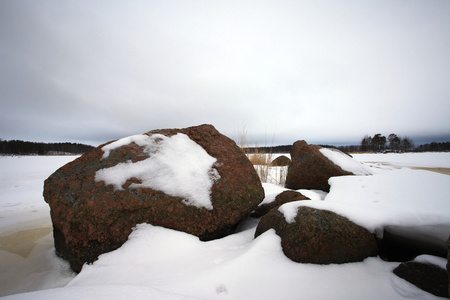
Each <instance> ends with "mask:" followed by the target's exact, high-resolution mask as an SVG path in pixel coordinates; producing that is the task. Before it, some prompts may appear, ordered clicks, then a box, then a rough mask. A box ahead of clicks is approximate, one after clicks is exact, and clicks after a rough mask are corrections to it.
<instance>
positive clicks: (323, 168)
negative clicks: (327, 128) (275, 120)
mask: <svg viewBox="0 0 450 300" xmlns="http://www.w3.org/2000/svg"><path fill="white" fill-rule="evenodd" d="M370 174H371V172H370V171H369V169H368V168H366V167H365V166H363V164H361V163H360V162H358V161H356V160H354V159H353V158H351V157H350V156H349V155H347V154H345V153H343V152H341V151H339V150H337V149H333V150H331V149H325V148H322V147H320V146H316V145H308V143H306V142H305V141H297V142H295V143H294V145H293V147H292V149H291V163H290V164H289V169H288V173H287V176H286V187H287V188H290V189H294V190H297V189H317V190H323V191H329V189H330V185H329V183H328V180H329V179H330V178H331V177H335V176H344V175H370Z"/></svg>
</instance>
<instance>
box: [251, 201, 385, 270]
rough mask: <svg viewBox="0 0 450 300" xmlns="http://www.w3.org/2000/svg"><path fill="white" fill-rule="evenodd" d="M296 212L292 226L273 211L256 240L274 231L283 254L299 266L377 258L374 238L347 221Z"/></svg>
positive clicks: (322, 212) (307, 211)
mask: <svg viewBox="0 0 450 300" xmlns="http://www.w3.org/2000/svg"><path fill="white" fill-rule="evenodd" d="M285 205H292V204H285ZM285 205H284V206H281V208H284V207H285ZM294 209H297V215H296V216H295V218H294V219H293V222H291V223H289V222H287V221H286V217H285V215H284V214H283V213H281V212H280V210H279V209H272V210H271V211H270V212H269V213H267V214H266V215H265V216H263V217H262V218H261V221H260V222H259V224H258V227H257V228H256V232H255V237H258V236H259V235H261V234H262V233H264V232H266V231H267V230H269V229H275V232H276V233H277V235H279V236H280V237H281V246H282V248H283V252H284V254H285V255H286V256H287V257H289V258H290V259H291V260H293V261H295V262H299V263H314V264H333V263H338V264H340V263H348V262H357V261H362V260H364V259H365V258H366V257H368V256H375V255H376V254H377V251H378V249H377V248H378V247H377V242H376V239H375V236H374V235H373V234H371V233H370V232H369V231H368V230H367V229H365V228H363V227H361V226H358V225H356V224H355V223H353V222H351V221H350V220H348V219H347V218H345V217H343V216H340V215H338V214H336V213H334V212H331V211H327V210H320V209H315V208H310V207H305V206H300V207H297V208H294Z"/></svg>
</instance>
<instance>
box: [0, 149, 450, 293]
mask: <svg viewBox="0 0 450 300" xmlns="http://www.w3.org/2000/svg"><path fill="white" fill-rule="evenodd" d="M380 156H381V155H380ZM441 157H442V158H444V157H446V155H442V156H441ZM64 159H65V161H63V160H61V159H60V158H59V157H48V158H47V157H46V158H42V157H25V158H24V157H20V158H17V157H14V158H11V157H0V214H1V215H0V216H2V218H0V222H3V223H0V224H3V225H5V226H0V242H1V241H3V240H2V238H4V237H5V236H7V235H8V234H10V233H11V232H14V231H11V230H10V228H11V226H10V225H12V226H13V227H14V228H17V229H15V231H20V230H22V229H23V228H26V226H25V225H24V223H27V224H28V223H29V222H28V220H33V218H34V217H33V214H34V213H32V212H31V211H32V210H33V209H37V210H38V211H42V212H43V213H42V216H43V215H45V218H46V221H45V222H44V221H42V222H43V223H45V224H50V219H49V215H48V208H46V209H44V207H47V204H46V203H45V202H44V200H43V198H42V185H43V181H44V180H45V179H46V178H47V177H48V176H49V175H50V174H51V173H52V172H53V171H54V170H56V169H57V168H58V167H59V166H61V165H63V164H65V163H66V162H68V161H69V160H72V159H73V157H72V158H66V157H65V158H64ZM420 159H422V158H420ZM435 159H436V158H435V156H434V155H430V161H433V162H432V163H433V164H435V163H436V162H434V160H435ZM423 160H425V159H424V158H423ZM372 161H373V162H377V160H376V159H374V160H372ZM371 169H373V168H371ZM448 178H450V176H448V175H443V174H438V173H433V172H428V171H419V170H411V169H408V168H402V169H389V168H388V169H383V170H382V172H375V175H373V176H343V177H336V178H332V179H331V180H330V184H331V190H330V193H328V194H320V193H318V192H317V191H310V192H311V195H314V197H312V198H314V199H313V200H311V201H299V202H293V203H292V204H289V205H287V206H286V207H288V206H292V208H294V207H295V206H296V205H306V204H308V203H309V206H317V207H319V208H324V209H329V210H334V211H336V212H338V213H341V214H343V215H345V216H347V217H349V218H351V219H352V220H353V221H355V222H357V223H360V224H361V225H363V226H366V227H368V228H370V229H371V230H381V228H382V227H383V226H385V225H388V224H394V225H395V224H396V225H404V226H407V225H408V224H414V225H419V224H433V223H435V222H443V223H445V224H450V215H449V212H450V209H449V206H448V204H447V203H446V202H448V200H447V201H445V200H444V198H445V197H447V198H448V194H449V187H450V182H449V179H448ZM15 186H18V187H15ZM263 187H264V190H265V193H266V196H267V197H266V199H268V198H271V197H273V199H274V197H275V196H276V194H277V193H279V192H282V191H283V190H285V189H284V188H281V187H278V186H274V185H270V184H264V185H263ZM303 192H305V193H307V191H305V190H303ZM307 196H308V195H307ZM14 205H15V206H14ZM9 209H12V210H14V212H15V213H14V214H9V212H8V210H9ZM33 224H37V223H33ZM39 224H40V223H39ZM256 224H257V223H256V221H255V220H249V221H248V222H247V224H245V225H243V226H241V231H240V232H238V233H236V234H234V235H231V236H228V237H225V238H222V239H218V240H214V241H209V242H201V241H200V240H199V239H198V238H196V237H194V236H192V235H189V234H186V233H183V232H177V231H174V230H170V229H165V228H161V227H156V226H152V225H147V224H141V225H139V226H137V229H136V230H134V231H133V233H132V234H131V235H130V237H129V240H128V241H127V242H126V243H125V244H124V245H123V246H122V247H121V248H119V249H117V250H116V251H113V252H110V253H106V254H103V255H101V256H100V258H99V260H98V261H96V262H95V263H94V264H92V265H85V266H84V267H83V270H82V271H81V273H80V274H78V275H76V276H75V274H73V273H71V272H70V271H69V270H68V264H67V263H66V262H64V261H62V260H60V259H59V258H57V257H56V256H55V255H54V249H53V245H52V239H53V238H52V234H51V233H50V234H48V235H46V236H45V237H42V238H41V239H39V240H37V241H36V247H35V248H34V249H33V250H32V252H31V254H30V255H28V256H27V257H25V258H24V257H22V256H20V255H18V254H16V253H14V251H13V250H3V248H2V249H0V296H5V295H9V294H14V295H11V296H8V297H5V298H4V299H68V300H70V299H77V300H78V299H80V298H82V299H124V298H126V299H233V300H234V299H238V300H239V299H369V300H370V299H441V298H438V297H435V296H433V295H431V294H429V293H427V292H424V291H421V290H420V289H418V288H416V287H415V286H413V285H411V284H410V283H408V282H406V281H404V280H403V279H400V278H398V277H397V276H395V275H394V274H393V273H392V270H393V269H394V268H395V267H396V266H398V263H395V262H385V261H383V260H381V259H380V258H378V257H371V258H367V259H366V260H364V261H362V262H357V263H348V264H341V265H336V264H332V265H314V264H299V263H295V262H292V261H291V260H289V259H288V258H286V256H284V254H283V252H282V249H281V245H280V238H279V237H278V236H277V235H276V234H275V232H274V231H273V230H269V231H267V232H265V233H264V234H262V235H261V236H259V237H258V238H256V239H254V238H253V236H254V231H255V226H256ZM6 225H8V226H6ZM27 226H29V225H27ZM0 245H1V244H0ZM417 260H418V261H428V262H433V263H435V264H436V263H437V264H440V265H442V264H443V259H440V258H436V257H430V256H421V257H418V258H417ZM39 290H40V291H39ZM27 291H34V292H31V293H26V294H19V293H21V292H22V293H23V292H27Z"/></svg>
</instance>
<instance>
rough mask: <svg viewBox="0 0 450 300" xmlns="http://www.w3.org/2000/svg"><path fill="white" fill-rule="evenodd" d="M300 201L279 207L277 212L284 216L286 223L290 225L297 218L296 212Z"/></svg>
mask: <svg viewBox="0 0 450 300" xmlns="http://www.w3.org/2000/svg"><path fill="white" fill-rule="evenodd" d="M300 202H301V201H294V202H288V203H285V204H283V205H281V206H280V207H279V208H278V211H279V212H281V213H282V214H283V215H284V218H285V219H286V222H287V223H289V224H292V223H294V222H295V220H294V219H295V217H296V216H297V210H298V207H299V206H300Z"/></svg>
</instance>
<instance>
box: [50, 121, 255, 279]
mask: <svg viewBox="0 0 450 300" xmlns="http://www.w3.org/2000/svg"><path fill="white" fill-rule="evenodd" d="M44 198H45V201H46V202H48V204H49V205H50V208H51V217H52V222H53V228H54V239H55V248H56V251H57V253H58V255H60V256H62V257H63V258H65V259H67V260H68V261H69V262H70V264H71V267H72V269H73V270H75V271H80V270H81V267H82V266H83V264H84V263H86V262H88V263H89V262H93V261H95V260H96V259H97V257H98V256H99V255H100V254H102V253H105V252H109V251H112V250H114V249H117V248H118V247H120V246H121V245H122V244H123V243H124V242H125V241H126V240H127V237H128V235H129V233H130V232H131V231H132V228H133V227H134V226H135V225H136V224H139V223H149V224H153V225H157V226H163V227H166V228H171V229H175V230H180V231H184V232H187V233H190V234H193V235H196V236H198V237H199V238H200V239H202V240H210V239H214V238H219V237H222V236H225V235H227V234H229V233H230V232H232V230H233V227H234V226H235V225H236V224H237V223H238V222H239V221H240V220H241V219H243V218H245V217H246V216H247V215H248V214H249V213H250V212H251V211H253V210H254V209H255V207H256V206H257V205H258V204H259V203H260V202H261V201H262V199H263V198H264V190H263V188H262V185H261V182H260V180H259V177H258V175H257V174H256V172H255V169H254V168H253V166H252V164H251V163H250V161H249V160H248V159H247V157H246V156H245V155H244V153H243V152H242V151H241V150H240V149H239V147H237V146H236V144H235V143H234V142H233V141H232V140H231V139H229V138H227V137H225V136H224V135H222V134H220V133H219V132H218V131H217V130H216V129H215V128H214V127H213V126H211V125H201V126H197V127H190V128H185V129H162V130H154V131H150V132H148V133H146V134H143V135H137V136H132V137H128V138H124V139H121V140H118V141H116V142H110V143H107V144H104V145H101V146H99V147H98V148H96V149H94V150H93V151H92V152H89V153H87V154H85V155H83V156H81V157H79V158H78V159H76V160H74V161H73V162H71V163H69V164H67V165H65V166H63V167H62V168H60V169H59V170H57V171H56V172H55V173H53V174H52V175H51V176H50V177H49V178H48V179H47V180H46V181H45V185H44Z"/></svg>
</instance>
